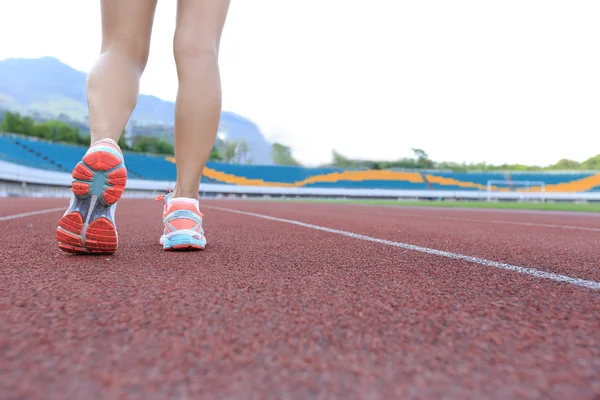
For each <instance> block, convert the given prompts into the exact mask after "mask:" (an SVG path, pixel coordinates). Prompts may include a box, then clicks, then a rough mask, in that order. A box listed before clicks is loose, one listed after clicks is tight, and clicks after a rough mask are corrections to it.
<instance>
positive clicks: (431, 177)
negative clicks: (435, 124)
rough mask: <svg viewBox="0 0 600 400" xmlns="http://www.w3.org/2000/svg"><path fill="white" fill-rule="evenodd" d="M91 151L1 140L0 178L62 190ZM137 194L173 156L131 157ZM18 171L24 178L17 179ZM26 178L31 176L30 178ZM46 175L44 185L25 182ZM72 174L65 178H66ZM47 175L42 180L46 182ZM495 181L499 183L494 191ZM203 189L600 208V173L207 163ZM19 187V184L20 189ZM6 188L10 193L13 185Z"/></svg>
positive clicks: (171, 170)
mask: <svg viewBox="0 0 600 400" xmlns="http://www.w3.org/2000/svg"><path fill="white" fill-rule="evenodd" d="M85 151H86V147H83V146H78V145H72V144H63V143H55V142H49V141H46V140H41V139H37V138H33V137H29V136H22V135H15V134H10V133H0V162H1V163H2V175H0V179H1V180H2V181H3V184H4V186H5V189H4V191H5V192H6V191H7V189H6V187H8V186H10V185H8V184H9V183H12V184H13V185H12V186H10V187H11V188H12V189H10V190H8V191H9V192H12V191H14V190H16V189H14V188H15V187H18V186H19V185H20V186H24V185H25V184H27V183H35V184H38V185H42V186H43V185H45V186H58V187H63V186H65V185H68V184H69V183H70V182H69V179H68V177H67V178H65V177H66V176H67V175H70V173H71V171H72V169H73V167H74V166H75V165H76V164H77V162H79V160H81V157H82V156H83V154H84V153H85ZM125 163H126V166H127V169H128V174H129V177H130V180H131V181H132V182H133V183H132V187H135V188H137V189H139V190H145V189H147V190H152V191H156V190H160V189H159V188H160V185H164V184H165V183H171V184H172V183H173V182H174V181H175V177H176V169H175V160H174V159H173V158H172V157H168V156H160V155H152V154H143V153H134V152H125ZM11 171H20V173H16V172H11ZM23 171H27V173H24V172H23ZM36 171H40V172H41V171H43V172H44V175H43V176H44V177H45V178H44V181H43V182H39V181H35V180H32V179H28V178H27V177H31V176H33V175H36V173H37V172H36ZM65 174H67V175H65ZM40 176H41V175H40ZM491 182H493V184H491ZM202 183H203V185H202V186H203V190H204V189H205V188H208V189H207V190H208V191H210V189H211V185H215V186H213V188H217V187H218V188H221V189H222V188H223V187H228V189H226V190H225V192H228V193H231V194H235V193H237V194H254V195H261V194H263V195H269V194H277V195H286V194H290V195H299V194H302V195H305V196H311V195H314V196H323V195H331V196H334V197H335V196H342V197H346V196H348V197H390V198H402V197H407V198H444V197H448V198H457V197H463V198H465V199H469V198H486V197H487V198H490V197H493V198H495V199H498V198H506V199H513V200H515V199H516V200H518V199H523V198H530V199H532V200H536V199H537V200H540V199H542V200H549V199H556V200H589V201H600V173H598V172H597V171H596V172H574V173H570V172H460V173H459V172H440V171H399V170H350V169H343V168H305V167H295V166H274V165H239V164H227V163H221V162H209V163H208V164H207V166H206V168H205V171H204V176H203V178H202ZM15 184H17V185H15ZM7 185H8V186H7Z"/></svg>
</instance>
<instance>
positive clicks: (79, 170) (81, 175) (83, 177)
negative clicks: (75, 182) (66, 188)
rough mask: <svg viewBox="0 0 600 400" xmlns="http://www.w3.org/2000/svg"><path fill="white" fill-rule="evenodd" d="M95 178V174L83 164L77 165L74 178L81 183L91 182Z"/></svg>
mask: <svg viewBox="0 0 600 400" xmlns="http://www.w3.org/2000/svg"><path fill="white" fill-rule="evenodd" d="M93 177H94V173H93V172H92V171H90V169H89V168H88V167H86V166H85V165H83V164H77V166H76V167H75V169H74V170H73V178H74V179H79V180H80V181H90V180H92V178H93Z"/></svg>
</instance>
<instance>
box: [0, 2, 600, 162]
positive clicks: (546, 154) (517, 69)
mask: <svg viewBox="0 0 600 400" xmlns="http://www.w3.org/2000/svg"><path fill="white" fill-rule="evenodd" d="M99 4H100V2H99V1H94V0H52V1H48V0H18V1H17V0H0V16H2V17H1V20H2V21H1V23H0V38H1V42H0V59H3V58H9V57H28V58H29V57H40V56H55V57H58V58H59V59H61V60H62V61H63V62H65V63H67V64H69V65H71V66H73V67H74V68H76V69H79V70H82V71H86V72H87V71H89V69H90V67H91V66H92V64H93V63H94V61H95V59H96V57H97V55H98V49H99V45H100V14H99V10H100V6H99ZM175 6H176V1H175V0H160V1H159V5H158V9H157V14H156V19H155V25H154V26H155V30H154V33H153V37H152V48H151V55H150V61H149V64H148V67H147V70H146V72H145V75H144V77H143V80H142V86H141V92H142V93H146V94H153V95H155V96H158V97H160V98H163V99H166V100H174V98H175V94H176V91H177V80H176V76H175V66H174V62H173V57H172V49H171V46H172V34H173V30H174V27H175ZM599 21H600V1H598V0H577V1H565V0H562V1H555V0H502V1H487V0H469V1H467V0H453V1H448V0H428V1H403V0H232V2H231V7H230V12H229V16H228V19H227V23H226V26H225V30H224V34H223V39H222V47H221V57H220V63H221V68H222V79H223V97H224V98H223V108H224V110H229V111H233V112H236V113H239V114H242V115H244V116H246V117H248V118H250V119H252V120H253V121H255V122H256V123H257V124H258V125H259V127H260V128H261V130H262V131H263V133H264V134H265V136H266V137H267V139H269V140H271V141H275V140H277V141H280V142H282V143H284V144H287V145H290V146H291V147H292V148H293V152H294V155H295V156H296V157H297V158H299V159H300V160H301V161H303V162H304V163H307V164H309V165H312V164H316V163H320V162H326V161H329V160H330V158H331V150H332V149H337V150H338V151H340V152H341V153H343V154H345V155H347V156H350V157H360V158H371V159H394V158H398V157H402V156H405V155H409V154H410V148H411V147H419V148H423V149H425V150H426V151H427V152H428V153H429V155H430V156H431V157H432V158H434V159H436V160H449V161H458V162H462V161H466V162H479V161H487V162H490V163H503V162H511V163H512V162H521V163H531V164H541V165H545V164H549V163H553V162H555V161H557V160H559V159H560V158H571V159H575V160H578V161H582V160H584V159H586V158H588V157H590V156H593V155H596V154H598V153H600V22H599Z"/></svg>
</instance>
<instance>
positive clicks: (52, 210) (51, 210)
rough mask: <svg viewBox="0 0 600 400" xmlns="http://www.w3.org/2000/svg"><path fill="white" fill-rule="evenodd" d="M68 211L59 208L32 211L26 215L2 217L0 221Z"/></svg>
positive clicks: (64, 208)
mask: <svg viewBox="0 0 600 400" xmlns="http://www.w3.org/2000/svg"><path fill="white" fill-rule="evenodd" d="M66 209H67V208H66V207H57V208H49V209H47V210H39V211H30V212H26V213H22V214H13V215H6V216H4V217H0V221H8V220H9V219H17V218H25V217H30V216H32V215H40V214H48V213H51V212H56V211H61V210H62V211H65V210H66Z"/></svg>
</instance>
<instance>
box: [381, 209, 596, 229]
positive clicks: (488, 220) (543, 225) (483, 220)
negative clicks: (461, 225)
mask: <svg viewBox="0 0 600 400" xmlns="http://www.w3.org/2000/svg"><path fill="white" fill-rule="evenodd" d="M377 214H379V215H388V216H389V215H394V216H396V215H397V216H399V217H412V218H429V219H445V220H450V221H466V222H482V223H490V224H506V225H522V226H536V227H541V228H558V229H574V230H579V231H592V232H600V228H590V227H587V226H573V225H556V224H543V223H539V222H519V221H502V220H498V219H475V218H460V217H443V216H439V215H419V214H403V213H399V214H396V213H394V214H389V213H377Z"/></svg>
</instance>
